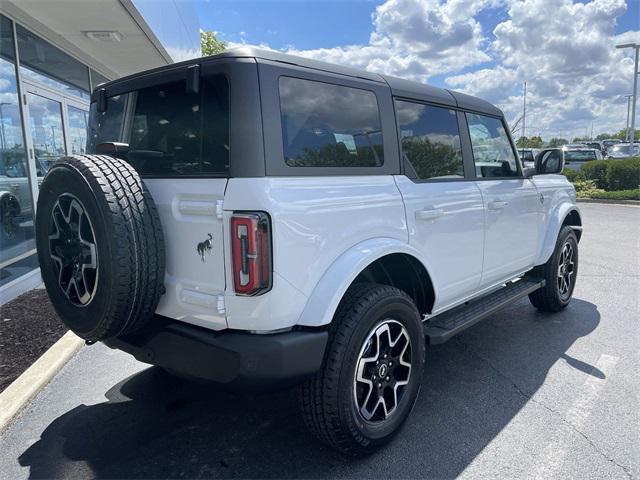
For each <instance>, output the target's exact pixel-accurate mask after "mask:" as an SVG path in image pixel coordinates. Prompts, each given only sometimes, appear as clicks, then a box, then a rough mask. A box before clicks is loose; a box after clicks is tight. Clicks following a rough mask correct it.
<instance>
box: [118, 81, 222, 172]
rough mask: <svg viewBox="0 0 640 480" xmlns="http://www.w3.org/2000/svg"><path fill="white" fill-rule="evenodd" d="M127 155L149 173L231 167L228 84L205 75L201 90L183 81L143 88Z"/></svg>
mask: <svg viewBox="0 0 640 480" xmlns="http://www.w3.org/2000/svg"><path fill="white" fill-rule="evenodd" d="M128 143H129V148H130V150H129V153H128V161H129V163H131V164H132V165H133V166H134V167H135V168H136V170H138V172H140V173H141V174H144V175H157V176H181V175H187V176H188V175H201V174H221V173H226V172H227V170H228V168H229V87H228V84H227V80H226V78H224V77H222V76H215V77H209V78H204V79H203V81H202V82H201V86H200V92H199V93H193V92H187V90H186V82H185V81H179V82H173V83H167V84H164V85H157V86H154V87H149V88H145V89H142V90H139V91H138V92H137V93H136V101H135V109H134V113H133V118H132V121H131V133H130V136H129V142H128Z"/></svg>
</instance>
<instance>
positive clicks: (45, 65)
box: [16, 25, 89, 99]
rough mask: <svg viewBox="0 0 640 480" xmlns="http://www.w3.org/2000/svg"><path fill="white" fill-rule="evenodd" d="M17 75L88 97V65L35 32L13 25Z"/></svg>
mask: <svg viewBox="0 0 640 480" xmlns="http://www.w3.org/2000/svg"><path fill="white" fill-rule="evenodd" d="M16 31H17V34H18V52H19V54H20V75H22V79H23V80H29V79H31V80H34V81H37V82H39V83H43V84H45V85H48V86H49V87H53V88H55V89H56V90H59V91H62V92H65V93H68V94H71V95H76V96H78V97H81V98H84V99H89V69H88V68H87V66H85V65H83V64H82V63H80V62H79V61H77V60H76V59H74V58H72V57H71V56H69V55H67V54H66V53H64V52H63V51H61V50H59V49H58V48H56V47H54V46H53V45H51V44H50V43H48V42H47V41H45V40H43V39H42V38H40V37H38V36H37V35H35V34H33V33H31V32H29V31H28V30H26V29H24V28H22V27H21V26H20V25H16Z"/></svg>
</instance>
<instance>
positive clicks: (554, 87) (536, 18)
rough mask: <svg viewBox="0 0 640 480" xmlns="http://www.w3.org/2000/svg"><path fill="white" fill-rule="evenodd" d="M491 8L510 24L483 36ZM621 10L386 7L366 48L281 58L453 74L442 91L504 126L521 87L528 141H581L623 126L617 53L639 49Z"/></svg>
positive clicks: (627, 78)
mask: <svg viewBox="0 0 640 480" xmlns="http://www.w3.org/2000/svg"><path fill="white" fill-rule="evenodd" d="M497 6H501V7H503V8H504V9H505V12H506V18H505V20H504V21H502V22H501V23H499V24H498V25H497V26H496V27H495V28H494V30H493V37H492V38H487V37H485V36H484V35H483V31H482V26H481V24H480V22H479V20H478V14H479V13H480V12H482V11H483V10H486V9H487V8H495V7H497ZM626 8H627V5H626V3H625V0H590V1H586V2H577V1H576V2H575V3H574V1H572V0H387V1H386V2H385V3H383V4H382V5H379V6H378V7H376V10H375V12H374V13H373V15H372V33H371V35H370V38H369V42H368V43H367V44H356V45H343V46H336V47H332V48H320V49H312V50H299V49H296V48H288V49H286V53H290V54H293V55H300V56H304V57H309V58H315V59H318V60H324V61H328V62H332V63H338V64H344V65H349V66H353V67H358V68H364V69H367V70H370V71H373V72H379V73H385V74H389V75H394V76H399V77H403V78H409V79H412V80H418V81H423V82H424V81H427V80H428V79H429V77H431V76H434V75H443V74H444V75H449V76H448V77H447V78H446V83H447V85H448V86H450V87H451V88H454V89H457V90H462V91H464V92H467V93H470V94H472V95H476V96H479V97H481V98H485V99H487V100H489V101H491V102H494V103H496V104H497V105H498V106H499V107H501V108H502V109H503V110H504V111H505V113H506V115H507V118H508V119H510V120H514V119H515V118H517V117H518V116H520V115H521V113H522V97H521V94H522V83H523V82H524V81H525V80H526V81H527V86H528V96H527V125H528V126H529V127H528V129H527V131H528V134H534V133H535V134H542V135H543V136H544V137H546V138H549V137H550V136H555V135H565V136H577V135H584V134H585V129H590V126H591V122H592V121H593V123H594V131H595V132H596V133H597V132H598V131H610V132H613V131H618V130H620V129H621V128H623V127H624V122H625V120H626V108H625V105H626V103H625V99H624V95H625V94H627V93H630V92H631V88H632V87H631V86H632V76H633V75H632V70H633V62H632V59H631V56H630V52H623V51H620V50H616V49H615V45H616V43H627V42H640V31H628V32H625V33H623V34H621V35H618V36H615V35H614V28H615V25H616V21H617V19H618V18H619V17H620V16H621V15H622V14H623V13H624V12H625V10H626ZM245 39H246V37H244V36H242V35H241V42H242V43H241V44H243V43H244V42H245ZM234 45H238V44H231V45H230V46H234ZM260 47H262V48H269V46H268V45H264V44H262V45H260ZM463 69H464V73H460V72H461V70H463ZM474 69H475V70H474Z"/></svg>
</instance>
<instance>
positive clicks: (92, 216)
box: [36, 155, 165, 342]
mask: <svg viewBox="0 0 640 480" xmlns="http://www.w3.org/2000/svg"><path fill="white" fill-rule="evenodd" d="M65 195H66V197H64V196H65ZM68 197H73V198H76V199H77V200H78V201H79V202H80V203H81V205H82V206H83V207H84V210H85V213H86V217H87V218H88V219H89V222H90V225H91V227H92V229H93V232H92V233H93V235H94V236H95V250H96V252H97V255H96V256H97V270H96V273H95V277H96V281H95V289H94V292H95V293H94V294H93V297H92V298H91V300H90V301H89V302H88V303H87V304H86V305H77V304H75V303H73V302H72V301H71V299H70V298H69V296H68V295H67V294H65V292H64V291H63V288H62V287H61V285H60V281H59V277H58V273H59V269H57V264H56V262H54V261H53V259H52V257H51V248H50V240H49V235H50V234H51V232H52V229H53V231H55V229H56V228H57V227H56V225H55V222H54V221H53V219H52V212H53V209H54V207H55V205H56V202H58V200H59V199H60V198H68ZM78 223H80V221H79V222H78ZM36 245H37V248H38V259H39V262H40V268H41V272H42V278H43V281H44V284H45V287H46V289H47V293H48V294H49V297H50V299H51V301H52V303H53V306H54V308H55V310H56V312H57V313H58V315H59V316H60V318H61V319H62V321H63V322H64V323H65V324H66V325H67V326H68V327H69V328H70V329H71V330H72V331H73V332H74V333H76V334H77V335H78V336H80V337H82V338H84V339H86V340H87V341H89V342H95V341H98V340H104V339H107V338H110V337H115V336H118V335H122V334H127V333H132V332H135V331H136V330H138V329H140V328H141V327H142V326H144V324H145V323H147V321H148V320H149V319H150V318H151V317H152V316H153V314H154V312H155V310H156V307H157V305H158V301H159V299H160V296H161V295H162V293H164V285H163V281H164V272H165V247H164V238H163V233H162V226H161V223H160V217H159V216H158V212H157V209H156V205H155V203H154V201H153V198H152V197H151V194H150V193H149V191H148V190H147V188H146V186H145V185H144V183H143V182H142V180H141V179H140V177H139V176H138V174H137V173H136V171H135V170H134V169H133V168H132V167H131V166H130V165H129V164H127V163H126V162H124V161H122V160H119V159H116V158H113V157H109V156H104V155H78V156H72V157H65V158H63V159H61V160H60V161H58V162H56V163H55V164H54V165H53V166H52V167H51V169H50V170H49V172H48V173H47V175H46V177H45V178H44V180H43V182H42V186H41V188H40V194H39V197H38V208H37V214H36Z"/></svg>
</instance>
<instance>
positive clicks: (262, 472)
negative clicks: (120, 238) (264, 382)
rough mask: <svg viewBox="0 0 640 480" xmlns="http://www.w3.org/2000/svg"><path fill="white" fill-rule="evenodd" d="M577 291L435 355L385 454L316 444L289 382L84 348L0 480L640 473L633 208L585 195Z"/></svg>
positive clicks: (499, 320) (23, 420) (0, 440)
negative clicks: (263, 389) (259, 385)
mask: <svg viewBox="0 0 640 480" xmlns="http://www.w3.org/2000/svg"><path fill="white" fill-rule="evenodd" d="M581 208H582V211H583V217H584V224H585V232H584V236H583V240H582V242H581V243H580V272H579V280H578V285H577V288H576V291H575V296H574V301H573V302H572V303H571V305H570V306H569V307H568V308H567V309H566V310H565V311H564V312H562V313H560V314H556V315H544V314H540V313H538V312H537V311H536V310H534V309H533V308H532V307H531V306H530V305H529V303H528V301H522V302H520V303H518V304H517V305H514V306H512V307H510V308H509V309H507V310H504V311H502V312H500V313H499V314H497V315H494V316H493V317H492V318H490V319H488V320H486V321H484V322H482V323H480V324H479V325H477V326H476V327H474V328H472V329H470V330H468V331H466V332H464V333H463V334H461V335H459V336H458V337H456V338H454V339H453V340H452V341H450V342H449V343H447V344H444V345H441V346H434V347H430V348H428V350H427V368H426V372H425V376H424V380H423V386H422V392H421V395H420V398H419V400H418V403H417V405H416V408H415V409H414V411H413V413H412V416H411V417H410V419H409V421H408V423H407V425H406V426H405V428H404V429H403V430H402V432H401V433H400V435H399V436H398V437H397V438H396V439H395V441H394V442H393V443H392V444H391V445H389V446H388V448H386V449H385V450H383V451H381V452H379V453H377V454H374V455H372V456H370V457H368V458H365V459H350V458H345V457H343V456H341V455H339V454H337V453H335V452H333V451H332V450H330V449H328V448H326V447H324V446H322V445H320V444H318V443H316V441H315V440H314V439H313V438H312V437H311V436H310V435H309V434H308V433H307V432H306V430H305V429H304V426H303V425H302V422H301V420H300V419H299V418H298V416H297V412H296V399H295V395H294V394H293V393H292V392H279V393H265V394H250V395H237V394H231V393H227V392H224V391H221V390H220V389H218V388H216V387H212V386H210V385H201V384H195V383H190V382H186V381H181V380H176V379H173V378H171V377H169V376H167V375H166V374H164V373H163V372H162V371H160V370H159V369H156V368H149V367H148V366H146V365H143V364H140V363H138V362H136V361H135V360H133V359H132V358H131V357H129V356H128V355H126V354H123V353H121V352H116V351H111V350H109V349H108V348H106V347H104V346H102V345H95V346H92V347H85V348H83V349H82V350H81V351H80V352H79V353H78V354H77V355H76V356H75V357H74V358H73V359H72V360H71V361H70V362H69V363H68V364H67V365H66V366H65V367H64V369H63V370H62V371H61V372H60V373H59V374H58V376H57V377H56V378H55V379H54V380H53V381H52V383H51V384H50V385H49V386H48V387H47V388H46V389H44V390H43V391H42V392H41V393H40V394H39V395H38V397H37V398H36V399H35V400H34V401H33V402H32V403H31V404H30V405H29V407H28V408H27V409H26V410H25V411H24V413H23V414H22V415H21V416H20V417H19V418H18V419H17V420H16V421H15V422H14V423H13V424H12V425H11V426H10V427H9V428H8V429H7V430H6V431H5V432H4V433H3V434H2V436H1V437H0V478H7V479H20V478H43V477H46V478H50V477H65V478H79V477H82V478H88V477H96V478H114V477H117V478H122V477H127V478H142V477H144V478H150V477H162V478H167V477H170V478H194V477H205V478H211V477H243V478H247V477H263V478H265V477H269V478H274V477H277V478H300V477H307V478H309V477H314V478H320V477H331V478H335V477H340V478H351V477H376V478H400V477H405V478H406V477H412V478H416V477H420V478H438V479H441V478H452V477H457V476H461V477H464V478H581V479H586V478H607V479H614V478H640V428H639V427H638V426H639V425H640V408H639V405H640V398H638V397H639V392H640V368H639V367H640V348H639V346H640V329H639V328H638V319H640V304H639V297H640V281H639V273H640V207H635V206H622V205H620V206H618V205H598V204H582V205H581Z"/></svg>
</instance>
